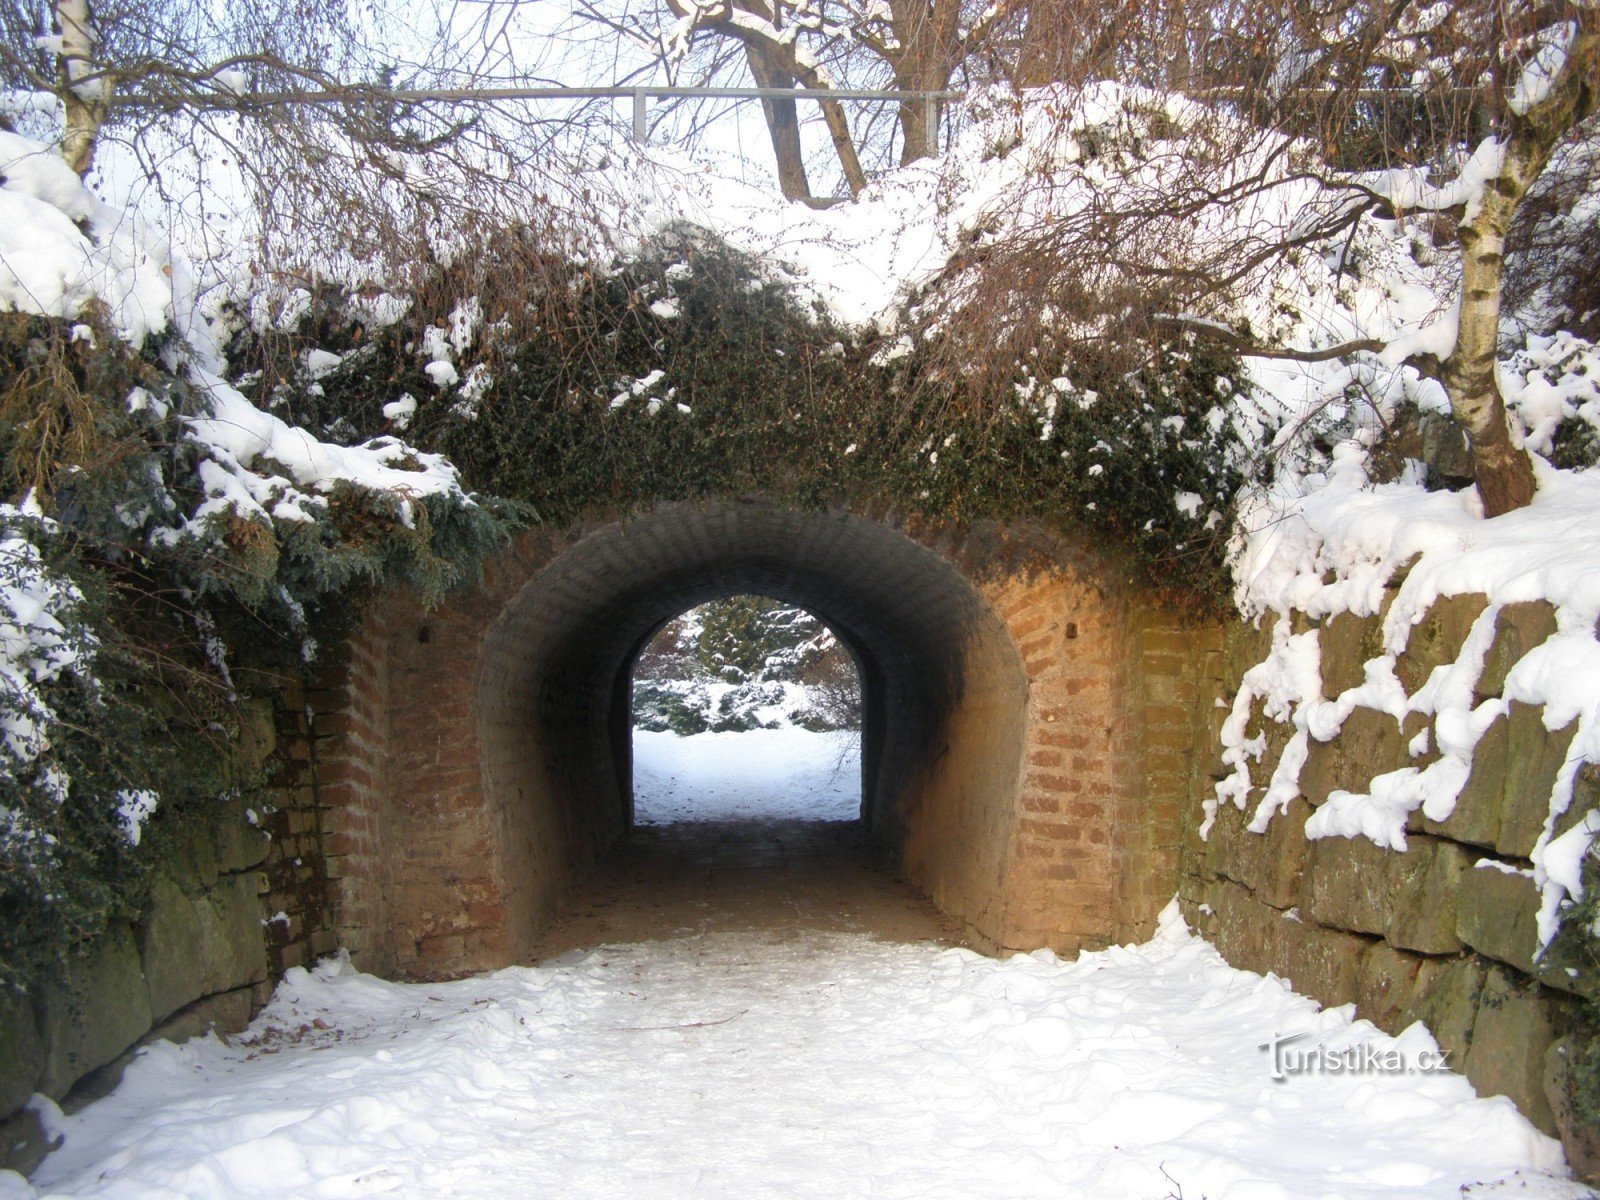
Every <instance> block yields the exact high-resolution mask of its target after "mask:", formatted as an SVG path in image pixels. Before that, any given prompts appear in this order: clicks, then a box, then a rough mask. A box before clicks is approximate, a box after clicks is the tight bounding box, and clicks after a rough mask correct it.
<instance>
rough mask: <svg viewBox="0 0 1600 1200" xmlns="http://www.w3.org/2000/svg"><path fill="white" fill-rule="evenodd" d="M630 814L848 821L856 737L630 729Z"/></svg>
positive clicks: (857, 778) (853, 807)
mask: <svg viewBox="0 0 1600 1200" xmlns="http://www.w3.org/2000/svg"><path fill="white" fill-rule="evenodd" d="M633 793H634V819H635V820H636V821H637V822H638V823H639V824H641V825H664V824H668V823H670V822H673V821H716V820H727V819H734V818H741V817H762V818H768V819H770V818H775V817H796V818H802V819H805V820H811V821H853V820H855V819H856V818H857V817H859V816H860V815H861V744H860V737H859V735H858V734H854V733H851V732H848V731H845V730H840V731H837V732H830V733H814V732H812V731H811V730H809V729H799V728H796V727H793V726H791V727H789V728H786V729H752V730H749V731H748V732H745V733H697V734H693V735H692V736H690V737H679V736H678V735H677V734H674V733H652V732H650V731H649V730H644V729H636V730H634V733H633Z"/></svg>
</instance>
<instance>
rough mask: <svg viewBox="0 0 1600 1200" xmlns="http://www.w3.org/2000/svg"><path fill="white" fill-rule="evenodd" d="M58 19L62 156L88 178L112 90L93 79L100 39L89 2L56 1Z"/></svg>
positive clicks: (101, 81) (105, 83) (73, 0)
mask: <svg viewBox="0 0 1600 1200" xmlns="http://www.w3.org/2000/svg"><path fill="white" fill-rule="evenodd" d="M55 19H56V27H57V29H58V30H59V31H60V35H61V50H60V53H59V55H58V62H59V74H60V79H61V103H62V106H63V108H65V110H66V128H65V130H64V131H63V133H62V136H61V156H62V157H63V158H65V159H66V160H67V165H68V166H70V167H71V168H72V169H73V170H74V171H76V172H77V173H78V174H79V175H84V174H87V173H88V170H89V168H90V167H91V166H92V165H93V164H94V151H95V144H96V143H97V141H98V140H99V137H100V126H101V125H102V124H103V123H104V122H105V117H106V105H107V101H108V99H109V97H110V91H111V89H110V87H109V85H108V84H107V82H106V81H105V79H104V78H93V76H94V75H95V74H96V66H95V47H96V44H97V43H98V41H99V36H98V35H97V34H96V32H95V28H94V16H93V14H92V13H91V12H90V10H89V0H55Z"/></svg>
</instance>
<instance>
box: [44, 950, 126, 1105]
mask: <svg viewBox="0 0 1600 1200" xmlns="http://www.w3.org/2000/svg"><path fill="white" fill-rule="evenodd" d="M42 1008H43V1018H42V1021H41V1026H42V1029H41V1032H42V1033H43V1035H44V1043H45V1063H44V1070H43V1072H42V1073H41V1077H40V1080H39V1090H40V1091H42V1092H44V1093H45V1094H46V1095H48V1096H50V1097H52V1098H53V1099H56V1100H59V1099H61V1097H63V1096H65V1095H66V1094H67V1092H68V1090H69V1089H70V1088H71V1087H72V1085H73V1084H74V1083H76V1082H77V1081H78V1080H79V1079H81V1078H83V1076H85V1075H87V1074H88V1073H89V1072H90V1071H93V1070H95V1069H96V1068H98V1067H103V1066H104V1065H105V1064H106V1063H108V1062H110V1061H111V1060H112V1059H114V1058H116V1057H117V1056H118V1055H119V1054H121V1053H122V1052H123V1051H124V1050H126V1049H127V1048H128V1047H129V1046H131V1045H133V1043H134V1042H136V1041H138V1040H139V1038H141V1037H143V1036H144V1034H145V1032H146V1031H147V1030H149V1028H150V1024H151V1021H150V1000H149V996H148V993H147V991H146V988H145V981H144V975H143V973H142V972H141V970H140V964H139V951H138V948H137V947H136V946H135V944H134V940H133V931H132V930H130V929H129V928H128V927H127V926H126V925H113V926H112V927H111V928H110V929H108V930H107V931H106V932H105V933H104V934H103V935H102V936H101V937H100V939H99V940H98V941H97V942H96V943H95V945H94V947H93V948H92V949H91V950H90V951H89V953H87V954H85V955H84V956H82V957H80V958H77V959H74V960H73V961H72V962H71V963H69V964H68V966H67V970H66V977H65V979H64V980H63V981H62V985H61V986H60V987H59V988H57V989H52V990H51V991H50V993H49V994H48V995H47V996H46V997H45V1000H44V1003H43V1005H42Z"/></svg>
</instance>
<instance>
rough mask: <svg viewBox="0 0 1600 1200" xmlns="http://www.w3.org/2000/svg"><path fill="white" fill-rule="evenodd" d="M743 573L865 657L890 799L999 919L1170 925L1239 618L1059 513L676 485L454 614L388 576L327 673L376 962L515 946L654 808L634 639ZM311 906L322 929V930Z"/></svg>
mask: <svg viewBox="0 0 1600 1200" xmlns="http://www.w3.org/2000/svg"><path fill="white" fill-rule="evenodd" d="M740 591H753V592H758V593H763V594H770V595H777V596H780V597H784V598H787V599H789V600H791V601H792V602H796V603H800V604H803V605H805V606H807V607H810V608H811V609H812V610H813V611H815V612H816V613H817V615H818V616H820V617H821V618H822V619H823V620H825V621H826V622H828V623H829V624H830V625H831V626H832V627H833V628H834V629H835V631H836V632H838V633H839V634H840V635H841V637H843V638H844V640H845V641H846V642H847V643H848V644H849V645H850V646H851V648H852V649H853V650H854V651H855V652H856V653H857V655H858V657H859V658H860V659H861V662H862V665H863V669H864V673H865V683H866V694H867V705H866V707H867V713H866V731H865V734H864V742H865V756H864V757H865V762H866V783H867V787H866V793H865V800H866V816H867V819H868V820H869V822H870V823H871V825H872V826H873V828H874V829H875V830H876V831H877V833H878V834H879V835H880V836H881V837H882V838H883V839H884V840H885V841H886V842H888V843H889V844H890V845H891V846H893V847H894V848H895V849H896V852H897V854H898V857H899V860H900V864H901V869H902V870H903V872H904V873H905V874H906V876H907V877H908V878H909V879H911V880H912V881H913V882H915V883H917V884H918V885H920V886H921V887H923V888H924V889H925V890H926V891H927V892H928V893H929V895H930V896H932V897H933V899H934V900H935V901H936V902H937V903H939V904H940V905H941V906H942V907H943V908H945V909H946V911H948V912H950V913H952V914H953V915H955V916H957V917H959V918H960V919H961V920H963V921H964V922H966V923H967V924H968V926H969V927H970V928H971V929H972V930H973V931H974V933H975V934H976V935H977V936H978V937H979V938H980V940H986V941H988V942H990V943H991V944H994V945H998V946H1012V947H1025V948H1031V947H1035V946H1040V945H1050V946H1053V947H1055V948H1057V949H1059V950H1067V951H1070V950H1074V949H1077V948H1080V947H1084V946H1100V945H1105V944H1107V943H1108V942H1110V941H1112V940H1115V939H1118V938H1126V937H1134V936H1139V935H1141V934H1143V933H1147V932H1148V931H1149V930H1150V929H1151V928H1152V927H1153V921H1154V916H1155V913H1156V912H1157V911H1158V910H1159V909H1160V907H1161V905H1162V904H1164V903H1165V901H1166V900H1167V899H1169V898H1170V897H1171V895H1172V894H1173V892H1174V891H1175V890H1176V887H1177V878H1178V858H1179V854H1180V850H1181V847H1182V842H1183V834H1182V812H1183V809H1184V807H1185V805H1186V804H1188V803H1189V802H1190V800H1191V798H1192V796H1193V788H1194V780H1195V764H1194V759H1193V755H1192V754H1191V753H1190V751H1191V748H1192V745H1193V740H1194V730H1195V728H1196V723H1197V715H1196V714H1197V712H1201V711H1202V709H1203V706H1204V705H1205V704H1206V703H1208V702H1209V701H1210V700H1211V699H1213V698H1214V696H1215V694H1216V691H1217V687H1218V680H1219V679H1220V675H1221V659H1222V654H1223V650H1224V645H1223V637H1222V634H1221V631H1220V630H1196V629H1194V628H1190V627H1187V626H1186V625H1185V624H1184V623H1183V622H1182V621H1181V620H1178V619H1176V618H1174V617H1170V616H1164V615H1162V614H1160V613H1159V612H1158V611H1157V610H1148V609H1144V608H1142V607H1140V606H1136V605H1130V604H1129V594H1128V592H1127V591H1126V589H1125V588H1123V587H1122V586H1120V585H1119V584H1118V583H1117V580H1116V576H1115V573H1114V571H1112V570H1111V569H1110V568H1109V567H1107V566H1106V564H1104V563H1102V562H1100V561H1098V560H1097V559H1095V558H1094V556H1092V555H1091V554H1088V553H1087V552H1085V551H1084V550H1083V549H1082V548H1081V547H1077V546H1074V545H1071V544H1068V543H1064V542H1063V541H1062V540H1061V539H1060V538H1059V537H1056V536H1054V535H1049V534H1045V533H1044V532H1042V531H1040V530H1037V529H1031V528H1005V527H1001V526H998V525H983V526H978V527H974V528H963V529H955V528H945V527H939V526H932V525H924V524H919V523H914V522H907V521H903V520H901V519H899V518H898V517H897V516H896V515H895V514H894V513H893V512H890V511H887V510H883V509H881V508H874V507H868V508H866V509H864V510H863V511H862V512H861V513H859V514H857V515H855V516H850V515H847V514H843V513H830V514H810V515H807V514H797V513H793V512H789V511H786V510H783V509H779V508H774V507H771V506H767V505H762V504H756V503H751V504H724V505H708V506H703V507H702V506H694V505H676V506H667V507H665V508H663V509H660V510H657V511H656V512H654V513H652V514H648V515H645V516H643V517H639V518H634V519H631V520H625V521H617V520H615V519H608V520H598V521H596V522H594V523H592V524H590V525H588V526H584V527H581V528H578V529H575V530H573V531H571V532H570V533H569V534H566V535H556V534H552V533H550V532H549V531H536V532H534V533H531V534H528V535H526V536H525V537H523V538H522V539H521V540H520V541H519V542H518V543H517V544H516V545H515V546H514V547H512V549H511V550H510V551H509V552H508V553H507V554H506V555H505V556H504V558H503V559H502V560H501V561H499V562H497V563H496V564H494V565H493V567H492V569H491V570H490V571H489V572H488V574H487V577H486V579H485V581H484V582H483V584H482V585H480V586H478V587H476V588H473V589H470V590H468V591H465V592H463V593H461V594H459V595H458V596H455V597H452V598H450V599H449V600H447V601H446V603H445V604H443V605H442V606H441V607H440V608H438V609H437V610H436V611H434V612H431V613H427V614H423V613H421V612H419V611H417V610H416V609H415V607H414V606H413V605H411V604H410V603H409V602H408V601H407V600H406V599H405V598H403V597H391V598H389V599H388V600H386V601H385V602H384V603H383V604H382V605H381V606H380V608H379V609H378V610H377V611H375V612H374V613H372V614H371V616H370V617H369V619H368V621H367V623H366V624H365V626H364V627H363V629H362V630H361V632H360V634H359V635H358V636H357V637H356V638H355V639H354V640H353V641H352V642H351V644H350V645H349V646H348V647H346V648H344V651H343V653H342V654H341V656H340V658H339V661H338V663H337V664H335V667H334V669H332V670H330V671H328V672H326V675H325V677H324V678H323V679H320V680H319V681H318V682H317V686H316V688H315V689H314V699H313V708H314V717H313V722H312V734H313V737H312V741H311V746H310V750H311V753H310V755H309V756H308V762H309V769H310V770H311V772H312V773H313V775H314V777H315V781H316V787H317V805H316V809H315V813H316V820H317V824H316V827H315V830H314V833H315V835H316V836H317V837H318V838H320V839H321V846H322V850H323V855H324V861H325V872H324V873H325V879H324V887H325V888H326V890H327V895H328V896H329V897H330V904H331V910H330V911H331V914H332V928H333V929H335V930H336V931H337V934H338V936H339V937H340V938H341V939H342V940H343V941H344V942H345V944H347V945H348V946H350V948H351V949H352V952H353V954H354V955H355V957H356V960H357V962H358V963H361V964H362V965H367V966H370V967H373V968H375V969H379V970H396V971H400V972H402V973H409V974H418V975H435V974H451V973H457V972H460V971H465V970H471V969H476V968H479V967H485V966H496V965H500V964H502V963H505V962H509V961H514V960H515V959H516V958H517V956H518V954H519V953H520V952H521V951H520V949H519V948H520V947H523V946H526V945H528V944H530V943H531V940H532V938H533V937H534V936H535V935H536V933H537V932H538V930H539V927H540V925H541V924H542V922H543V921H545V920H546V919H547V918H548V915H549V914H550V912H551V911H552V909H553V907H554V905H555V904H556V903H557V902H558V901H559V898H560V896H561V894H562V892H563V890H564V889H565V887H566V886H567V883H568V881H569V880H570V879H571V878H572V876H573V874H574V873H575V872H576V871H579V870H581V869H583V864H584V863H586V862H587V861H589V860H591V859H592V858H593V857H594V856H595V855H596V854H598V853H599V852H600V850H602V849H603V848H604V847H605V846H606V845H607V844H608V843H609V842H610V841H611V840H612V839H613V838H615V837H616V836H617V835H618V834H619V833H620V832H621V830H622V829H623V828H625V826H626V823H627V821H628V820H629V819H630V805H631V800H630V797H629V795H628V782H629V767H628V752H627V731H626V708H625V705H626V688H627V672H628V668H629V665H630V663H631V660H632V655H633V654H634V653H635V652H636V651H637V648H638V646H639V644H641V642H642V640H643V638H644V637H645V636H646V635H647V634H648V633H649V632H650V631H651V630H652V629H653V628H654V627H655V625H656V624H658V623H659V622H660V621H661V620H663V619H665V618H667V617H669V616H672V615H674V614H675V613H677V612H680V611H682V610H683V609H685V608H688V607H691V606H692V605H693V604H696V603H699V602H702V601H703V600H706V599H709V598H711V597H713V596H716V595H719V594H720V595H726V594H731V593H735V592H740ZM1202 694H1203V695H1202ZM1205 712H1206V714H1207V718H1206V719H1209V710H1208V709H1206V710H1205ZM303 832H305V831H303ZM309 916H310V917H311V918H312V919H310V920H308V921H306V922H305V929H304V934H303V937H302V938H301V939H300V940H302V941H304V942H305V944H306V945H308V946H309V945H311V944H312V943H313V942H314V940H315V939H316V938H318V937H319V936H325V930H326V928H327V923H319V922H318V921H317V920H316V919H315V918H316V916H317V914H315V913H312V914H309Z"/></svg>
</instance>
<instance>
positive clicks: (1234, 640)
mask: <svg viewBox="0 0 1600 1200" xmlns="http://www.w3.org/2000/svg"><path fill="white" fill-rule="evenodd" d="M1270 653H1272V622H1271V621H1270V620H1266V619H1263V620H1262V621H1261V622H1260V623H1259V624H1258V625H1249V624H1246V623H1245V622H1243V621H1236V622H1233V623H1232V624H1231V625H1229V627H1228V644H1227V650H1226V651H1225V656H1226V659H1227V663H1228V678H1229V679H1238V678H1239V677H1240V676H1241V675H1243V674H1244V673H1245V672H1246V671H1248V670H1249V669H1250V668H1251V667H1253V666H1255V665H1256V664H1257V663H1259V662H1263V661H1265V659H1266V657H1267V655H1268V654H1270Z"/></svg>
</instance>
